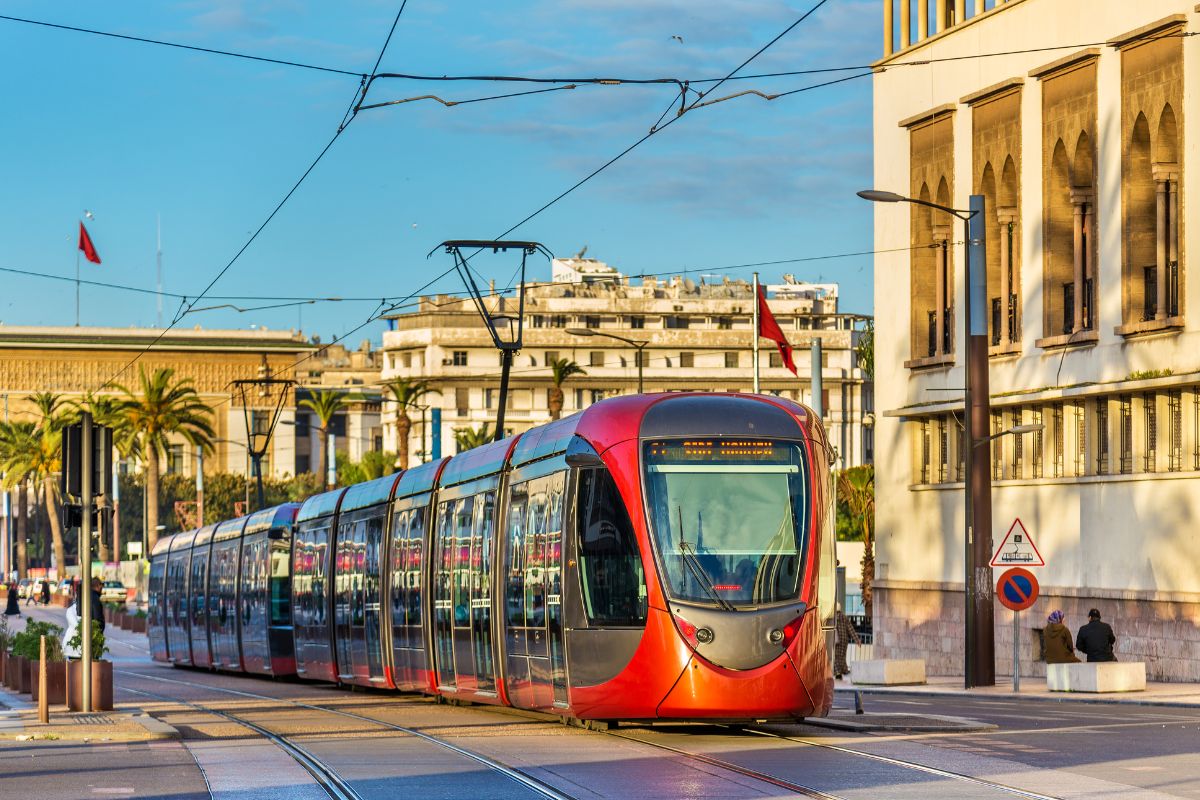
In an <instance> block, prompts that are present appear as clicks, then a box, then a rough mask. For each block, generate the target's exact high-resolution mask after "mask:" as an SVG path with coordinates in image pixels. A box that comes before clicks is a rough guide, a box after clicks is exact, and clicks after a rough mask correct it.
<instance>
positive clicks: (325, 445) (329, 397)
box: [297, 390, 346, 489]
mask: <svg viewBox="0 0 1200 800" xmlns="http://www.w3.org/2000/svg"><path fill="white" fill-rule="evenodd" d="M345 404H346V396H345V395H344V394H342V393H340V392H335V391H332V390H327V391H323V392H313V393H312V397H306V398H304V399H303V400H301V401H300V402H299V403H298V404H297V405H299V406H301V407H303V408H307V409H308V410H309V411H311V412H313V413H314V414H316V415H317V419H318V420H320V422H321V424H320V425H319V426H318V427H319V428H320V429H321V452H320V453H318V454H317V465H318V471H319V476H320V478H321V486H323V487H324V488H326V489H328V488H329V476H328V475H327V474H326V473H327V472H328V471H329V469H328V467H327V466H326V461H325V459H326V458H327V457H328V454H329V423H330V422H332V421H333V415H334V414H336V413H337V412H338V411H339V410H341V408H342V406H344V405H345Z"/></svg>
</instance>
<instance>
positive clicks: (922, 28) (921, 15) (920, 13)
mask: <svg viewBox="0 0 1200 800" xmlns="http://www.w3.org/2000/svg"><path fill="white" fill-rule="evenodd" d="M917 3H918V5H917V41H918V42H923V41H925V40H926V39H928V38H929V0H917Z"/></svg>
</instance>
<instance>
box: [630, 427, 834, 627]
mask: <svg viewBox="0 0 1200 800" xmlns="http://www.w3.org/2000/svg"><path fill="white" fill-rule="evenodd" d="M643 464H644V467H645V470H646V486H647V501H648V504H649V508H650V522H651V528H652V535H653V536H654V539H655V544H656V545H657V548H656V549H657V551H658V558H659V562H660V564H661V565H662V570H663V572H664V573H665V577H666V584H667V586H668V587H669V589H670V593H671V595H672V596H673V597H674V598H675V599H677V600H686V601H691V602H696V603H704V604H707V605H715V606H719V607H721V608H725V609H727V610H734V609H736V608H738V607H752V606H760V605H769V604H773V603H786V602H795V601H796V600H797V598H798V595H799V591H800V575H801V572H802V571H803V566H804V544H805V537H806V535H807V533H806V532H807V530H808V519H809V513H810V512H809V508H810V504H811V499H810V494H809V482H808V462H807V458H806V455H805V451H804V449H803V448H802V446H801V445H800V444H799V443H797V442H787V441H760V440H745V439H718V438H711V437H710V438H704V439H688V440H684V439H672V440H659V441H649V442H647V443H646V444H645V449H644V459H643Z"/></svg>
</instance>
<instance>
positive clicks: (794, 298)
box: [382, 258, 873, 465]
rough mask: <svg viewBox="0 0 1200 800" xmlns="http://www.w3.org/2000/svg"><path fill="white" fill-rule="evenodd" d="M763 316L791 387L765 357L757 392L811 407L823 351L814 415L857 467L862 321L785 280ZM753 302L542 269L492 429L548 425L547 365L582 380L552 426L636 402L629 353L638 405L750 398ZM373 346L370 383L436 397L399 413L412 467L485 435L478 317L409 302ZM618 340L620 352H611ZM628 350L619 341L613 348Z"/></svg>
mask: <svg viewBox="0 0 1200 800" xmlns="http://www.w3.org/2000/svg"><path fill="white" fill-rule="evenodd" d="M766 288H767V290H768V297H769V299H770V306H771V309H772V313H773V314H774V315H775V317H776V319H777V320H778V322H779V324H780V326H781V327H782V328H783V330H784V331H785V333H786V335H787V337H788V339H789V341H790V343H791V345H792V346H793V347H794V348H795V350H796V353H795V362H796V366H797V367H798V372H799V376H798V377H797V376H794V375H792V373H791V372H789V371H788V370H787V369H786V368H785V367H784V366H783V363H782V361H781V360H780V356H779V353H778V352H777V351H776V349H775V347H774V345H773V344H772V343H770V342H768V341H767V340H765V339H764V340H762V341H763V347H762V350H761V351H760V353H759V362H760V370H761V390H762V391H763V392H769V393H774V394H779V395H783V396H786V397H789V398H791V399H795V400H798V401H800V402H804V403H810V402H811V401H812V388H811V381H810V373H811V364H812V361H811V358H810V356H809V352H808V351H809V348H810V345H811V343H812V341H813V339H814V338H815V337H819V338H820V339H821V342H822V345H823V348H824V350H823V365H824V366H823V368H822V376H823V381H824V392H823V395H824V408H825V421H826V425H827V426H828V427H829V431H830V439H831V441H833V442H834V443H835V445H836V447H837V448H838V452H839V453H840V454H841V458H842V461H843V463H844V464H846V465H856V464H860V463H863V462H864V461H870V460H871V457H872V443H871V429H870V427H869V424H868V425H864V420H866V421H867V422H868V423H873V410H872V407H871V401H870V391H869V384H868V383H867V382H866V380H865V379H864V376H863V374H862V370H861V369H860V368H859V367H858V364H857V358H856V353H855V350H854V346H855V344H856V343H857V341H858V337H859V336H860V335H861V331H860V330H859V329H858V328H857V327H856V323H859V322H862V320H863V318H862V317H859V316H856V315H850V314H842V313H839V312H838V308H837V302H838V296H837V286H836V284H807V283H799V282H795V281H792V280H788V281H787V282H786V283H784V284H781V285H779V286H769V287H766ZM486 302H487V303H488V305H489V311H490V312H495V311H501V310H506V311H508V312H510V313H511V312H512V311H513V310H515V308H516V303H515V300H514V298H513V297H511V296H508V297H504V296H500V295H491V296H488V297H487V298H486ZM753 305H754V301H753V292H752V289H751V286H750V284H749V283H747V282H746V281H734V280H729V279H724V280H722V281H721V282H719V283H699V284H698V283H696V282H693V281H692V280H690V279H686V278H684V277H678V276H677V277H671V278H667V279H658V278H649V277H647V278H643V279H642V280H641V281H640V282H638V283H635V282H634V281H631V280H630V279H629V278H628V277H626V276H624V275H622V274H621V273H619V272H617V271H616V270H615V269H614V268H612V267H610V266H608V265H607V264H605V263H604V262H602V261H597V260H596V259H585V258H574V259H555V260H554V262H553V264H552V280H551V281H549V282H542V283H532V284H529V285H528V286H527V289H526V301H525V327H524V349H522V351H521V352H520V354H519V355H518V356H517V358H516V361H515V362H514V364H513V368H512V377H511V384H510V393H509V402H508V407H507V409H506V412H505V428H506V429H508V430H510V431H512V432H514V433H519V432H521V431H524V430H527V429H528V428H530V427H532V426H534V425H539V424H542V423H544V422H546V421H548V420H549V419H550V406H549V403H550V397H551V390H552V388H553V384H552V382H551V369H550V366H549V364H550V363H551V362H553V361H555V360H558V359H567V360H570V361H574V362H575V363H577V364H578V365H579V366H581V367H582V368H583V369H584V371H585V374H583V375H575V376H573V377H571V378H569V379H568V380H567V381H566V382H565V383H564V384H563V386H562V391H563V398H564V403H563V408H562V412H561V413H562V414H563V415H566V414H571V413H573V412H575V411H579V410H581V409H584V408H586V407H587V406H589V405H591V404H592V403H595V402H597V401H599V400H602V399H604V398H605V397H609V396H613V395H617V394H628V393H633V392H636V391H637V390H638V375H639V369H638V351H639V349H640V350H641V353H642V363H641V375H642V383H643V388H644V391H646V392H671V391H695V390H699V391H717V392H749V391H752V361H751V359H752V353H751V346H752V341H753V325H752V322H751V315H752V313H753ZM392 325H393V326H394V329H393V330H390V331H388V332H385V333H384V338H383V345H384V346H383V349H384V363H383V369H382V374H383V379H384V380H389V379H391V378H394V377H409V378H416V379H421V380H427V381H430V382H431V383H432V385H433V386H434V387H435V388H436V389H437V391H438V393H437V394H432V395H430V396H429V397H428V402H429V406H428V407H426V408H421V409H416V410H414V411H410V412H409V414H408V415H409V417H410V419H412V421H413V425H412V431H411V436H410V443H409V452H410V454H412V461H413V463H416V462H418V461H420V460H427V459H428V458H430V457H431V455H432V454H436V453H437V445H436V443H435V436H434V433H435V430H434V425H435V423H434V422H433V421H432V420H433V417H434V413H433V412H434V410H435V409H436V413H437V415H439V416H440V418H441V422H440V424H439V425H438V427H437V430H436V433H437V438H438V439H439V440H440V443H441V444H440V447H441V450H440V452H441V454H450V453H453V452H454V432H455V430H463V429H475V430H478V429H479V426H481V425H482V424H484V423H487V424H488V425H489V429H491V430H494V426H495V422H496V412H497V410H498V409H497V403H498V397H497V394H498V386H499V376H500V355H499V352H498V351H497V350H496V349H495V347H494V346H493V344H492V342H491V339H490V337H489V335H488V332H487V330H486V328H485V327H484V325H483V323H482V322H481V320H480V318H479V314H478V312H477V311H476V310H475V307H474V306H473V305H472V304H471V302H470V301H469V300H464V299H462V298H460V297H447V296H437V297H425V298H421V300H420V302H419V304H418V307H417V309H416V310H415V311H413V312H412V313H409V314H403V315H399V316H396V317H394V318H392ZM613 337H620V338H613ZM623 340H628V341H623ZM395 419H396V412H395V408H394V403H389V402H388V401H387V398H386V397H385V398H384V412H383V423H384V446H385V447H386V449H388V450H394V449H396V440H395V437H396V427H395Z"/></svg>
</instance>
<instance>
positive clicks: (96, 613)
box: [75, 578, 104, 633]
mask: <svg viewBox="0 0 1200 800" xmlns="http://www.w3.org/2000/svg"><path fill="white" fill-rule="evenodd" d="M103 586H104V582H103V581H102V580H100V579H99V578H92V619H94V620H95V621H96V622H99V623H100V632H101V633H104V606H103V605H102V604H101V603H100V589H101V588H103ZM75 613H77V614H79V618H80V619H83V592H79V593H77V594H76V595H75Z"/></svg>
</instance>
